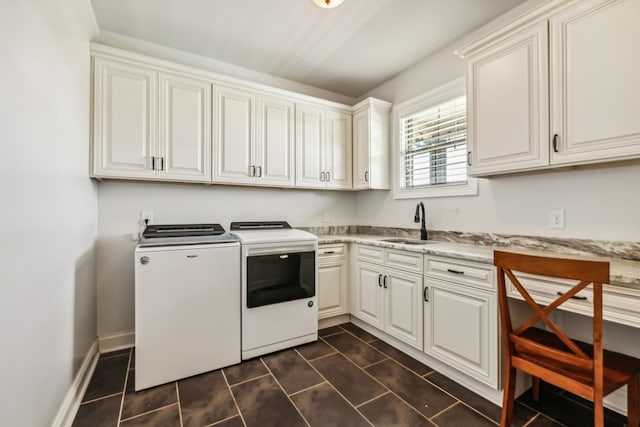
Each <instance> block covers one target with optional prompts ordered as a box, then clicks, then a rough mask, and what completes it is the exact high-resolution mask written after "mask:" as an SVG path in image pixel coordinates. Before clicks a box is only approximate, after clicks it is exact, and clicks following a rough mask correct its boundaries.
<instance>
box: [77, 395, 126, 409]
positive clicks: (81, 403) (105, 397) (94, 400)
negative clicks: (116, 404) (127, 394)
mask: <svg viewBox="0 0 640 427" xmlns="http://www.w3.org/2000/svg"><path fill="white" fill-rule="evenodd" d="M119 394H121V392H117V393H111V394H107V395H106V396H100V397H96V398H95V399H91V400H87V401H83V402H80V406H82V405H84V404H87V403H93V402H97V401H99V400H104V399H108V398H110V397H114V396H118V395H119Z"/></svg>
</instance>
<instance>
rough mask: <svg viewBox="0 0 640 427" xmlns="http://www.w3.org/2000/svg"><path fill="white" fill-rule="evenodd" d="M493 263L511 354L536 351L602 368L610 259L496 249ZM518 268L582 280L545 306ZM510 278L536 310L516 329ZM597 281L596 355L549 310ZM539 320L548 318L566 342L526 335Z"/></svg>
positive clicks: (540, 273) (554, 330)
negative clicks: (530, 290)
mask: <svg viewBox="0 0 640 427" xmlns="http://www.w3.org/2000/svg"><path fill="white" fill-rule="evenodd" d="M493 263H494V265H495V266H496V267H497V273H498V296H499V305H500V318H501V326H502V333H503V339H504V340H505V343H506V344H507V353H508V354H507V355H506V356H507V357H510V356H511V355H517V354H518V352H522V351H526V352H528V353H532V354H538V355H541V356H542V355H543V356H544V357H547V358H551V359H554V360H558V361H560V362H562V363H565V364H569V365H572V366H575V367H576V368H580V369H587V370H596V371H599V372H601V371H602V285H603V284H604V283H608V282H609V263H608V262H601V261H584V260H575V259H561V258H549V257H541V256H532V255H523V254H516V253H510V252H501V251H495V252H494V254H493ZM514 272H521V273H528V274H534V275H539V276H545V277H553V278H562V279H571V280H576V281H578V282H577V283H576V284H575V286H573V287H572V288H571V289H569V290H568V291H567V292H564V293H562V294H560V296H559V297H558V298H557V299H555V300H554V301H552V302H551V303H549V304H548V305H547V306H544V307H541V306H540V305H539V304H538V303H536V301H535V300H534V299H533V298H532V297H531V295H530V294H529V293H528V292H527V290H526V289H525V287H524V286H523V285H522V284H521V283H520V281H519V280H518V278H517V277H516V275H515V274H514ZM506 278H508V279H509V280H510V281H511V283H512V284H513V286H514V288H515V289H517V290H518V292H519V293H520V295H522V297H523V299H524V300H525V301H526V303H527V304H528V305H529V307H530V308H531V309H532V311H533V312H534V314H533V316H532V317H531V318H530V319H529V320H527V321H525V322H524V323H522V324H521V325H520V326H518V328H517V329H516V330H513V328H512V325H511V315H510V312H509V303H508V300H507V291H506ZM591 284H593V356H591V355H588V354H586V353H585V352H584V351H583V349H582V348H580V346H578V345H577V344H576V343H575V342H574V341H573V340H572V339H571V338H569V337H568V336H567V335H566V334H565V333H564V332H563V331H562V330H561V329H560V328H559V327H558V325H557V324H556V323H555V322H553V320H551V319H550V318H549V313H551V312H552V311H553V310H555V309H556V308H558V306H560V305H561V304H562V303H564V302H565V301H567V300H568V299H570V298H571V297H573V296H575V295H576V294H577V293H578V292H579V291H581V290H582V289H584V288H585V287H587V286H589V285H591ZM538 321H542V322H544V324H546V325H547V327H548V328H549V330H550V331H551V332H553V333H554V334H555V336H556V337H557V338H558V339H559V340H560V342H562V344H564V347H565V349H562V348H558V346H553V347H552V346H546V345H544V344H542V343H540V342H534V341H531V340H528V339H526V338H523V337H522V335H523V334H524V333H525V332H526V331H527V330H528V329H529V328H531V327H532V326H534V325H535V324H536V323H537V322H538Z"/></svg>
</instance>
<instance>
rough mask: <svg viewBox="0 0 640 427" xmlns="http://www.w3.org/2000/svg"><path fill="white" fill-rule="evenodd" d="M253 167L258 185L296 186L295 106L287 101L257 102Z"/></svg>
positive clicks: (265, 99) (266, 99)
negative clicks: (254, 160)
mask: <svg viewBox="0 0 640 427" xmlns="http://www.w3.org/2000/svg"><path fill="white" fill-rule="evenodd" d="M257 108H258V114H257V126H256V128H257V129H258V132H257V134H256V137H257V139H256V150H255V151H256V168H258V170H257V177H258V179H259V183H260V184H264V185H280V186H287V187H292V186H293V185H294V184H295V174H294V171H295V155H294V154H295V147H294V137H295V133H294V125H295V122H294V120H295V103H294V102H293V101H291V100H288V99H283V98H276V97H265V96H259V97H258V99H257Z"/></svg>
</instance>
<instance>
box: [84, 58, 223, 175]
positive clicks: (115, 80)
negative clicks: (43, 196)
mask: <svg viewBox="0 0 640 427" xmlns="http://www.w3.org/2000/svg"><path fill="white" fill-rule="evenodd" d="M94 73H95V74H94V107H93V108H94V110H93V114H94V120H93V123H94V137H93V150H94V164H93V176H96V177H104V178H137V179H161V180H164V181H195V182H209V181H210V180H211V166H210V164H211V84H210V83H208V82H206V81H204V80H198V79H193V78H191V77H184V76H181V75H174V74H169V73H158V72H156V71H154V70H151V69H148V68H145V67H140V66H138V65H135V64H130V63H126V62H119V61H112V60H108V59H103V58H96V59H95V63H94Z"/></svg>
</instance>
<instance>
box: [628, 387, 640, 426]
mask: <svg viewBox="0 0 640 427" xmlns="http://www.w3.org/2000/svg"><path fill="white" fill-rule="evenodd" d="M627 425H628V426H629V427H640V374H638V375H636V376H635V377H633V378H632V379H631V381H629V384H628V385H627Z"/></svg>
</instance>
